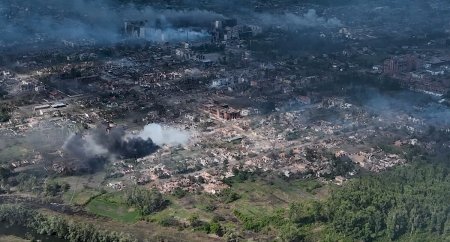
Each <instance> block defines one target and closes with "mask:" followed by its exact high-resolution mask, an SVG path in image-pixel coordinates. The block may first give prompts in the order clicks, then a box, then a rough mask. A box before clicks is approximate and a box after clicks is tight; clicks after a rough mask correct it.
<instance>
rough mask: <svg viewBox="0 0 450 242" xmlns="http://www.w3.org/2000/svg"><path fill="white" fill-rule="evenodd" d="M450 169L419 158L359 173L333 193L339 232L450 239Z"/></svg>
mask: <svg viewBox="0 0 450 242" xmlns="http://www.w3.org/2000/svg"><path fill="white" fill-rule="evenodd" d="M449 189H450V169H449V168H448V167H447V166H446V165H444V164H425V163H419V164H414V165H411V166H409V167H408V166H407V167H401V168H398V169H396V170H393V171H389V172H387V173H385V174H383V175H381V176H380V175H373V176H368V177H363V178H361V179H358V180H356V181H354V182H352V183H350V184H349V185H348V186H345V187H344V188H342V189H340V190H338V191H336V192H334V193H333V195H332V197H331V198H330V199H329V200H328V202H327V204H326V206H327V207H328V209H327V211H328V212H327V214H326V216H327V217H328V219H329V221H330V222H331V224H332V226H333V228H334V229H336V230H337V231H338V232H342V233H344V234H347V235H349V236H351V237H353V238H355V239H361V240H364V241H371V240H375V239H379V238H389V239H391V240H395V239H399V238H401V237H402V236H412V237H414V236H420V235H421V234H427V235H429V236H437V237H438V238H441V239H442V241H444V240H448V239H450V219H449V218H450V205H449V204H448V201H450V193H449V192H448V191H449Z"/></svg>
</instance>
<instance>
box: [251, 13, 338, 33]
mask: <svg viewBox="0 0 450 242" xmlns="http://www.w3.org/2000/svg"><path fill="white" fill-rule="evenodd" d="M256 17H257V18H258V19H259V20H260V23H261V24H263V25H265V26H278V27H281V28H287V29H289V28H294V29H298V28H307V27H309V28H312V27H326V28H335V27H341V26H343V24H342V22H341V20H339V19H337V18H335V17H333V18H329V19H327V18H325V17H320V16H319V15H318V14H317V12H316V10H315V9H309V10H308V12H306V13H305V14H303V15H296V14H293V13H285V14H282V15H274V14H258V15H256Z"/></svg>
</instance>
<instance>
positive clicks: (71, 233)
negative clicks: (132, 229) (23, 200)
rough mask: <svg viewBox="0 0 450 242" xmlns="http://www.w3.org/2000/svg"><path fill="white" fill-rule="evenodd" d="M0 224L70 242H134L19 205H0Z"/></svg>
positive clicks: (119, 235) (131, 239)
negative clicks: (21, 227)
mask: <svg viewBox="0 0 450 242" xmlns="http://www.w3.org/2000/svg"><path fill="white" fill-rule="evenodd" d="M0 222H3V223H9V224H11V225H21V226H24V227H27V228H28V229H30V230H33V231H35V232H36V233H38V234H46V235H52V236H56V237H58V238H62V239H65V240H68V241H71V242H84V241H92V242H132V241H136V240H135V239H133V238H132V237H131V236H129V235H126V234H123V233H117V232H110V231H105V230H100V229H99V228H97V227H95V226H92V225H91V224H85V223H79V222H73V221H68V220H66V219H64V218H61V217H58V216H53V215H44V214H42V213H39V212H36V211H35V210H31V209H28V208H26V207H24V206H21V205H11V204H2V205H0Z"/></svg>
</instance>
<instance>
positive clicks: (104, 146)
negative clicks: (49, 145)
mask: <svg viewBox="0 0 450 242" xmlns="http://www.w3.org/2000/svg"><path fill="white" fill-rule="evenodd" d="M158 148H159V147H158V146H157V145H155V144H154V143H153V141H152V140H151V139H150V138H146V139H144V138H142V137H139V136H132V135H128V134H127V132H126V131H125V128H123V127H115V128H112V129H110V130H107V129H106V127H100V128H96V129H94V130H92V131H91V132H89V133H88V134H85V135H81V134H73V135H72V136H70V137H69V138H68V139H67V140H66V142H65V144H64V146H63V149H64V152H65V154H66V155H67V156H68V157H70V158H72V159H74V160H75V162H74V167H73V169H74V170H88V171H96V170H98V169H100V168H101V167H103V165H104V164H105V163H107V162H108V161H110V160H112V159H129V158H141V157H144V156H147V155H149V154H151V153H153V152H155V151H156V150H157V149H158Z"/></svg>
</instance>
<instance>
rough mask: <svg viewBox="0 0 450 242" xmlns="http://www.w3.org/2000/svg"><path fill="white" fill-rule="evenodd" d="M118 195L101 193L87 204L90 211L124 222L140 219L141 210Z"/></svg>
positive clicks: (133, 221)
mask: <svg viewBox="0 0 450 242" xmlns="http://www.w3.org/2000/svg"><path fill="white" fill-rule="evenodd" d="M117 196H120V195H115V196H110V194H109V195H101V196H98V197H96V198H94V199H92V200H91V201H90V202H89V203H88V204H87V206H86V209H87V211H88V212H90V213H93V214H96V215H99V216H103V217H108V218H111V219H114V220H117V221H120V222H124V223H135V222H137V221H138V220H139V219H140V217H141V216H140V215H139V212H138V211H136V210H135V209H134V208H130V207H128V206H127V205H125V204H123V203H122V202H121V201H120V200H119V199H118V198H117Z"/></svg>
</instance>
